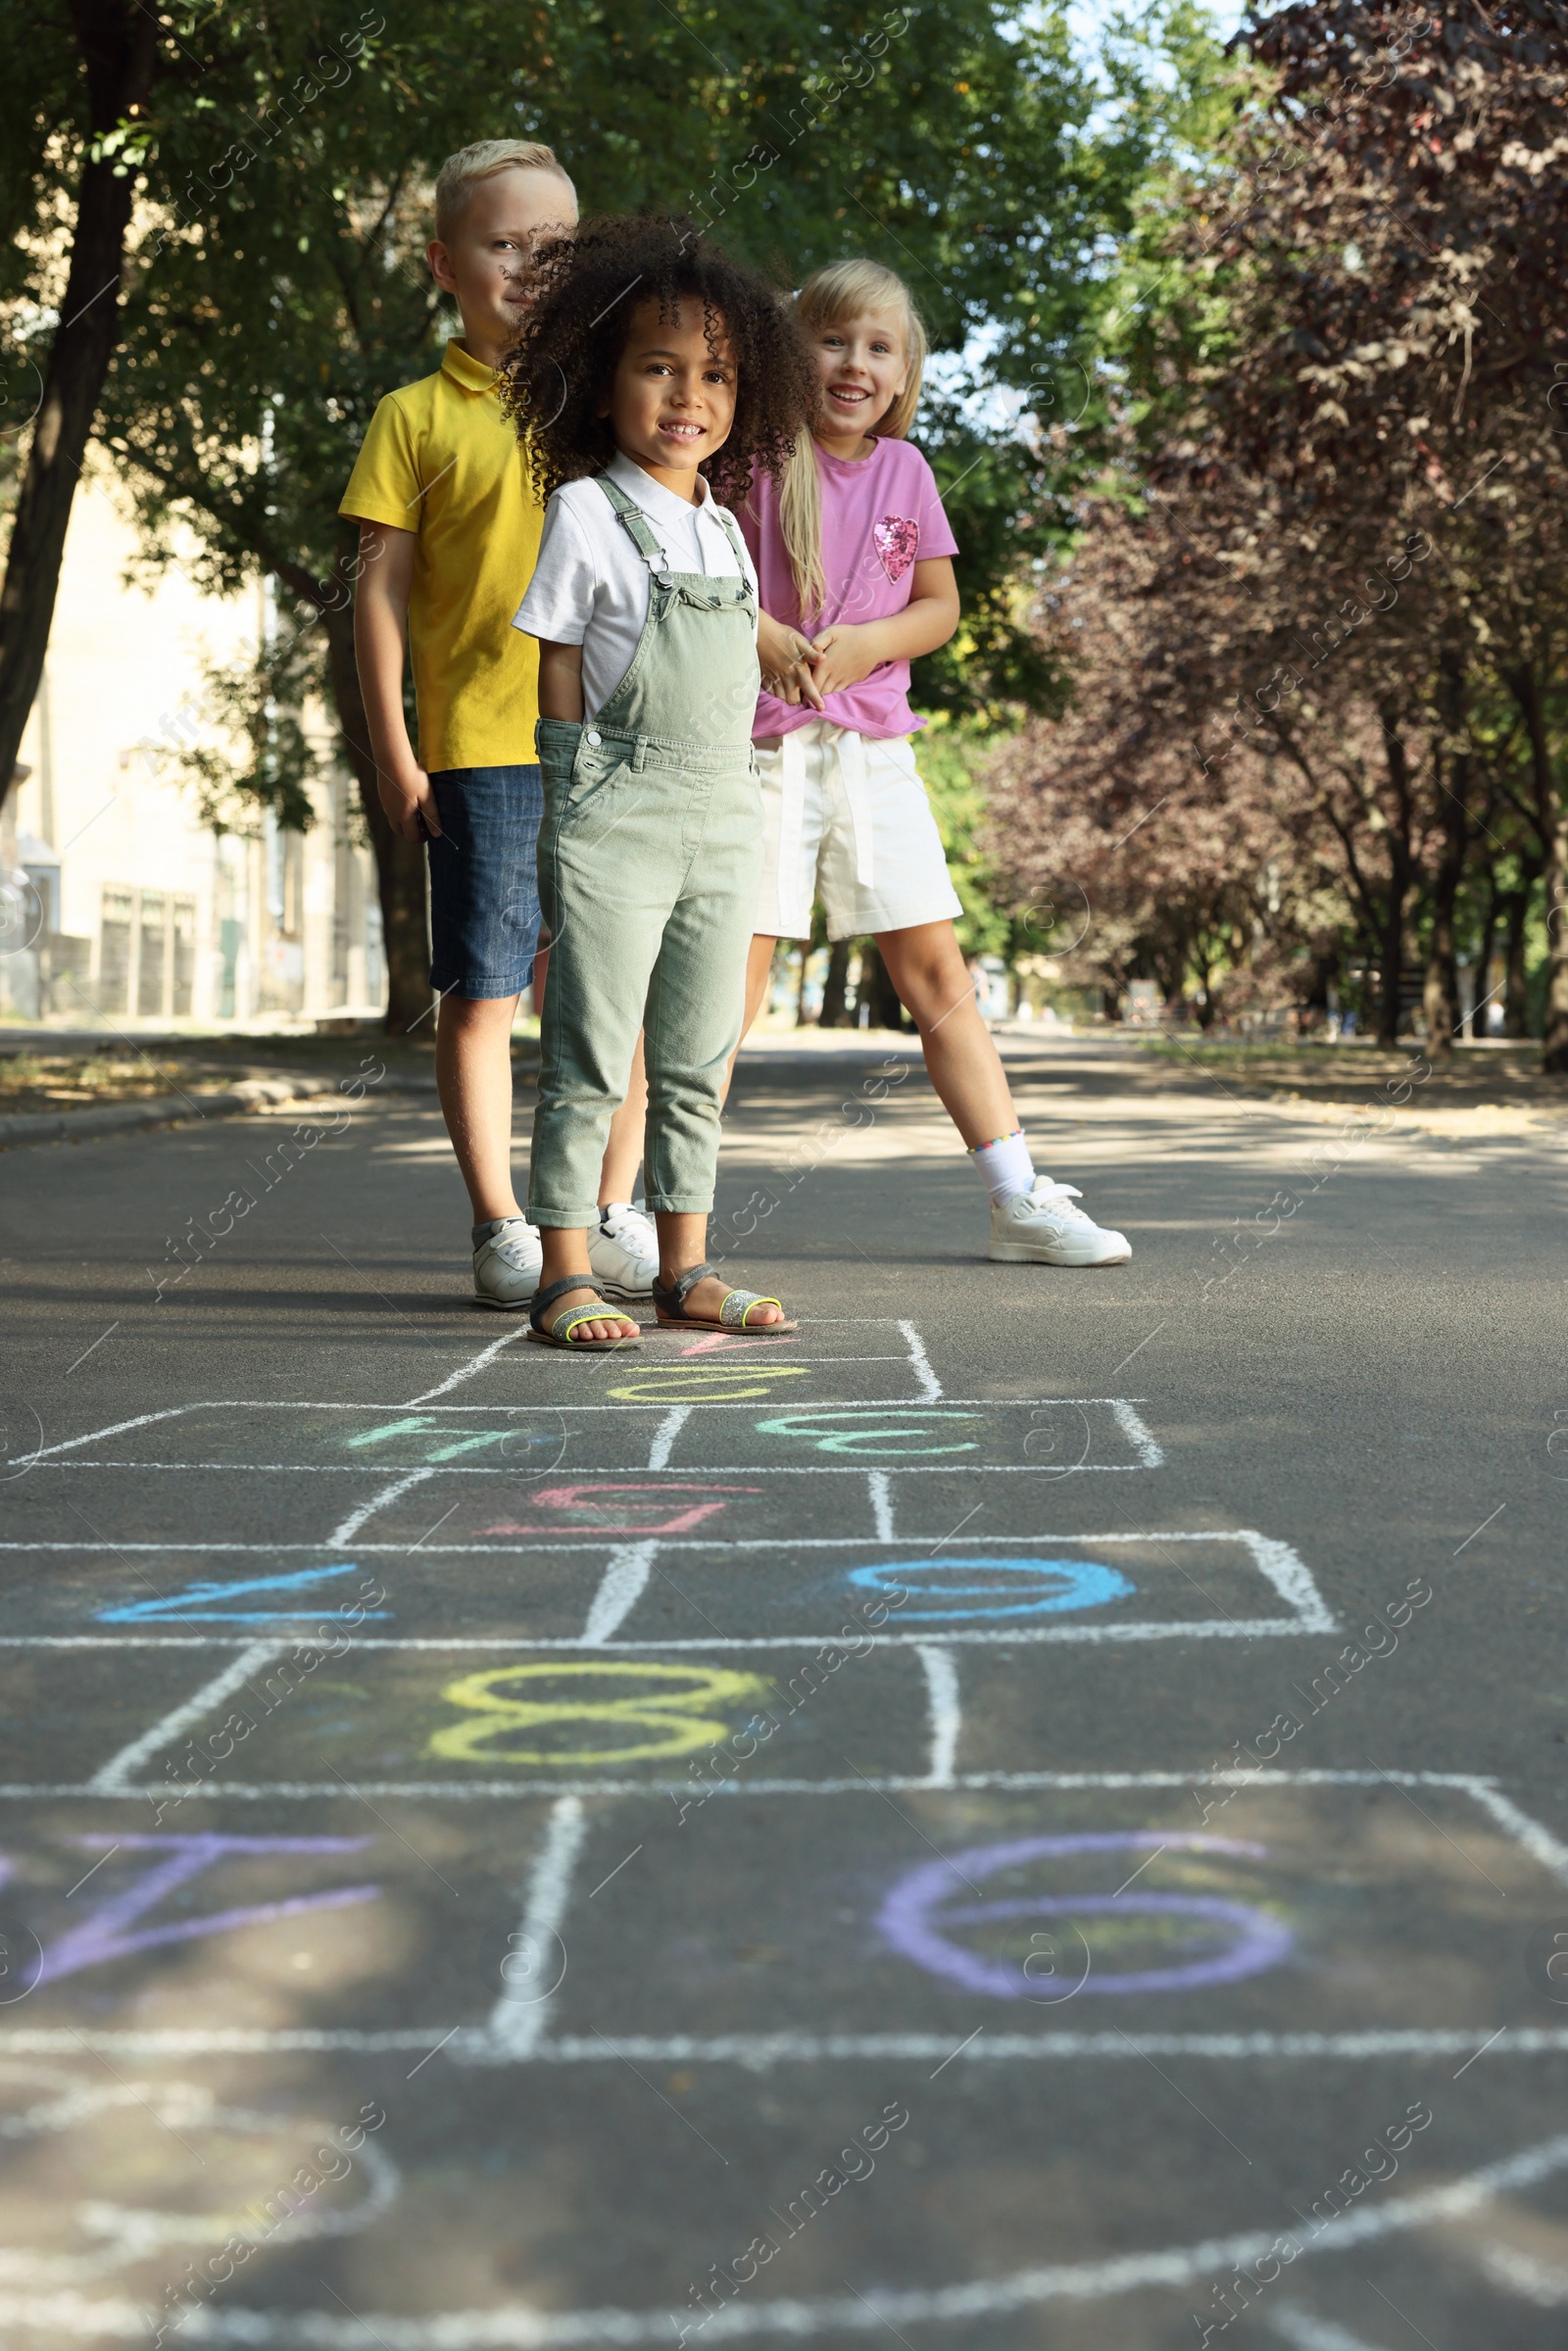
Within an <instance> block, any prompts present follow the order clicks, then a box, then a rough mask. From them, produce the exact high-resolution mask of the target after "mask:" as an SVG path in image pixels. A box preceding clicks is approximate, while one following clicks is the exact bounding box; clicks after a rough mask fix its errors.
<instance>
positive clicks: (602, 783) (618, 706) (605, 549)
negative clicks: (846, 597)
mask: <svg viewBox="0 0 1568 2351" xmlns="http://www.w3.org/2000/svg"><path fill="white" fill-rule="evenodd" d="M507 374H508V379H509V383H508V389H507V392H506V398H507V403H508V406H509V407H510V409H511V411H512V413H513V415H514V416H515V419H516V423H517V429H518V433H519V436H520V438H521V440H522V446H523V453H524V463H525V464H526V465H527V467H528V469H529V472H530V475H531V477H532V478H533V480H534V481H535V483H536V484H537V486H538V488H539V489H540V490H541V491H542V492H548V493H550V503H549V506H548V509H547V511H546V514H545V527H544V537H543V540H542V542H541V545H540V550H539V563H538V568H537V569H536V570H535V572H534V575H533V579H532V581H531V583H530V585H529V588H528V592H527V594H526V596H525V597H524V598H523V601H522V604H521V606H520V608H519V609H518V612H517V614H516V618H515V623H514V625H515V627H517V628H520V629H522V630H523V631H524V632H525V634H527V635H528V636H531V637H536V638H537V639H538V640H539V708H540V711H541V713H542V715H541V718H540V722H539V731H538V737H537V740H538V746H539V760H540V765H541V767H542V769H543V774H544V791H545V819H544V823H543V826H542V827H541V829H540V834H539V898H540V905H541V907H542V910H543V913H544V917H545V920H546V922H547V923H548V925H549V929H550V936H551V968H550V980H549V985H548V988H547V990H546V994H545V1004H544V1012H543V1016H542V1020H541V1024H540V1053H541V1069H540V1077H539V1103H538V1108H537V1110H536V1112H535V1114H534V1129H533V1154H532V1164H531V1170H530V1179H529V1192H528V1213H529V1217H530V1219H531V1221H532V1222H533V1223H534V1224H535V1225H537V1226H538V1227H539V1229H540V1234H541V1239H542V1245H543V1250H544V1264H543V1269H542V1271H541V1275H540V1286H539V1289H538V1292H537V1293H536V1295H535V1298H534V1300H533V1304H532V1307H531V1309H530V1315H529V1320H530V1322H531V1325H532V1329H533V1334H534V1336H535V1337H536V1338H538V1339H541V1340H544V1341H546V1342H547V1343H548V1344H550V1345H553V1346H557V1347H576V1348H577V1349H578V1351H579V1352H581V1351H584V1350H586V1349H588V1348H591V1347H619V1346H624V1345H627V1344H630V1343H634V1342H635V1341H636V1339H637V1337H638V1331H637V1326H636V1324H635V1323H634V1322H633V1321H631V1319H630V1318H629V1317H628V1316H626V1315H622V1314H617V1313H614V1312H613V1311H612V1310H610V1309H609V1308H607V1307H606V1306H605V1305H604V1303H603V1302H602V1300H601V1299H600V1298H599V1297H598V1295H597V1293H596V1291H595V1288H594V1283H593V1277H592V1274H591V1272H590V1268H589V1258H588V1247H587V1238H586V1236H587V1229H588V1227H589V1226H590V1225H591V1224H592V1223H593V1222H594V1221H595V1219H596V1217H597V1213H598V1210H597V1206H596V1198H597V1190H598V1181H599V1166H600V1161H601V1159H602V1157H603V1154H604V1148H605V1138H606V1136H607V1134H608V1132H609V1127H610V1120H611V1116H612V1114H613V1111H614V1109H615V1106H616V1104H617V1103H618V1102H620V1101H621V1100H622V1098H623V1096H624V1094H625V1092H626V1084H627V1077H628V1073H629V1070H630V1067H631V1059H632V1053H633V1050H634V1047H635V1045H636V1040H637V1031H638V1027H639V1024H642V1025H643V1027H644V1029H645V1037H646V1057H647V1065H648V1123H647V1135H646V1148H645V1156H644V1168H645V1186H646V1192H647V1199H648V1204H649V1206H650V1207H651V1208H652V1209H653V1210H654V1214H655V1221H656V1223H657V1225H658V1229H659V1256H660V1279H659V1281H658V1282H657V1283H656V1284H655V1286H654V1304H655V1308H656V1311H657V1313H658V1316H659V1320H660V1322H661V1323H662V1324H666V1325H680V1326H687V1327H690V1326H698V1327H701V1328H703V1329H709V1330H743V1329H744V1330H750V1331H751V1332H753V1333H756V1334H759V1335H761V1334H767V1335H776V1334H779V1333H783V1332H786V1331H792V1330H793V1329H794V1328H795V1325H794V1324H793V1323H791V1322H789V1321H787V1320H786V1319H785V1315H784V1309H783V1306H782V1305H781V1303H780V1302H779V1300H778V1299H777V1298H761V1297H759V1296H757V1295H756V1294H755V1293H754V1292H751V1291H745V1290H731V1289H728V1288H727V1287H726V1285H725V1284H724V1283H723V1282H722V1281H721V1280H720V1279H719V1278H718V1276H717V1275H716V1274H714V1273H713V1271H712V1269H711V1267H710V1266H709V1265H707V1264H706V1263H705V1262H704V1259H703V1251H704V1249H705V1247H706V1244H707V1237H708V1216H709V1211H710V1210H711V1207H712V1204H713V1176H714V1169H715V1165H716V1161H717V1155H718V1136H719V1105H720V1102H721V1100H722V1094H723V1086H724V1078H725V1071H726V1067H727V1064H728V1061H729V1056H730V1054H731V1053H732V1052H733V1051H734V1048H735V1045H736V1043H737V1041H738V1039H739V1036H740V1032H741V1013H742V1000H743V984H744V975H745V964H746V950H747V941H748V939H749V937H750V934H751V927H752V913H753V909H754V906H755V904H756V898H757V889H758V882H759V878H760V864H761V836H762V812H761V800H760V792H759V787H758V782H757V774H756V763H755V760H754V759H753V756H752V750H751V732H752V716H753V712H754V710H755V707H756V701H757V693H758V685H759V665H758V656H757V633H758V596H757V575H756V573H755V571H754V570H753V568H752V563H751V559H750V557H749V556H748V555H747V553H746V549H745V545H744V543H743V541H742V540H741V537H740V534H739V532H738V531H737V529H736V527H735V522H734V519H733V517H732V516H731V515H730V514H729V513H728V512H727V510H726V509H725V507H724V506H723V505H721V504H720V503H719V501H720V499H721V498H722V497H723V496H724V495H725V494H726V493H728V492H733V491H734V490H735V489H737V488H738V487H739V486H740V485H742V484H744V483H745V482H746V480H747V479H748V478H749V477H750V476H751V475H752V474H753V472H754V470H755V471H757V472H759V473H760V474H763V475H776V474H777V473H778V472H779V471H780V469H781V468H782V466H783V465H784V464H785V462H786V460H787V458H788V456H789V453H790V451H791V449H792V448H793V447H794V445H795V438H796V434H797V432H798V430H799V429H800V427H801V425H802V424H803V423H804V422H805V420H806V419H807V417H808V416H809V414H810V410H811V405H812V399H813V386H812V376H811V368H810V363H809V359H808V357H807V355H806V351H805V348H804V345H803V343H802V341H801V338H800V332H799V329H798V328H797V327H796V325H795V323H794V321H793V318H791V316H790V314H789V312H788V311H787V309H786V308H785V305H784V303H783V301H782V299H781V297H780V296H779V295H777V294H776V293H774V292H773V290H772V289H771V288H770V287H768V286H767V285H765V284H764V283H763V282H762V280H761V279H760V278H758V277H756V276H754V275H753V274H752V273H751V272H750V271H749V270H746V269H741V268H739V267H738V266H737V265H736V264H735V263H733V262H731V261H729V260H727V259H726V258H725V256H724V255H723V254H721V253H719V252H717V251H716V250H715V249H714V248H713V247H712V246H711V245H709V244H707V243H705V241H704V240H703V239H702V237H701V236H700V235H699V234H698V233H697V231H696V230H694V229H692V228H690V227H688V226H686V225H684V224H683V223H681V222H679V221H675V220H599V221H595V222H594V223H593V224H592V225H591V226H589V227H588V228H586V229H584V230H583V231H582V232H581V234H580V235H579V236H578V237H576V238H575V239H569V240H568V239H565V238H563V239H560V240H558V241H556V242H554V243H552V244H550V245H548V246H546V247H545V248H544V249H543V250H542V251H541V252H540V254H539V256H538V280H537V290H536V292H535V293H534V295H533V297H532V299H531V301H530V304H529V307H528V309H527V311H526V313H525V316H524V320H523V324H522V327H521V330H520V332H519V334H518V337H517V341H516V343H515V346H514V348H513V350H512V351H511V353H510V354H509V355H508V360H507Z"/></svg>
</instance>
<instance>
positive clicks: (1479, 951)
mask: <svg viewBox="0 0 1568 2351" xmlns="http://www.w3.org/2000/svg"><path fill="white" fill-rule="evenodd" d="M1496 945H1497V884H1496V880H1495V876H1494V875H1489V876H1488V880H1487V912H1486V919H1485V921H1484V922H1483V923H1482V925H1481V938H1480V941H1479V943H1478V945H1477V948H1476V987H1475V1010H1474V1011H1473V1012H1472V1014H1471V1016H1470V1034H1471V1036H1472V1037H1473V1038H1480V1037H1484V1036H1485V1035H1486V1033H1487V1017H1488V1014H1489V1013H1490V1011H1491V1009H1492V1007H1491V1005H1490V1004H1488V1003H1487V1002H1486V999H1487V997H1488V996H1489V995H1490V994H1491V989H1490V986H1489V982H1490V980H1491V977H1492V958H1493V955H1494V954H1495V951H1496Z"/></svg>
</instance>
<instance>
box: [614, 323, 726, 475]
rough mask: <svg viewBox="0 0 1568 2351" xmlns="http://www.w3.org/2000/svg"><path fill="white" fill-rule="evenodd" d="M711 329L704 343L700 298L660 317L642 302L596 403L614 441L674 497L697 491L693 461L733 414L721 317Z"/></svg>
mask: <svg viewBox="0 0 1568 2351" xmlns="http://www.w3.org/2000/svg"><path fill="white" fill-rule="evenodd" d="M712 331H713V347H712V348H710V345H709V340H708V333H707V331H706V330H705V325H704V319H703V308H702V304H701V303H700V302H694V301H690V300H688V301H686V302H684V303H681V304H680V305H679V306H678V307H677V308H676V309H675V311H674V312H673V313H672V314H669V315H666V316H663V317H662V316H661V315H660V306H659V304H658V303H657V302H640V303H639V304H638V305H637V308H636V309H635V311H634V312H633V313H632V318H631V324H630V327H629V328H628V330H627V334H626V341H625V344H624V346H623V348H622V350H621V354H620V358H619V360H618V362H617V363H616V367H615V373H614V377H613V381H612V383H611V386H610V390H609V392H608V394H607V395H606V397H605V400H604V402H603V403H602V405H601V407H600V409H599V414H600V416H608V417H609V418H610V424H611V429H612V431H613V433H614V436H615V446H616V448H617V449H619V450H620V451H621V452H622V453H623V454H624V455H625V456H626V457H629V458H631V459H633V460H634V461H635V463H636V464H637V465H641V466H642V467H643V469H644V471H645V472H647V473H651V474H652V475H653V477H654V479H655V480H656V481H658V482H662V484H663V486H664V488H665V489H667V490H673V491H674V492H675V495H676V496H677V497H678V498H685V499H695V498H696V496H697V468H698V466H699V465H701V464H702V462H703V460H704V458H710V457H711V456H713V454H714V452H715V451H717V450H720V449H722V448H723V446H724V443H725V442H726V441H727V440H728V439H729V434H730V427H731V426H732V425H733V423H734V421H735V361H734V356H733V354H732V352H731V350H730V346H729V340H728V337H727V336H726V334H725V333H724V329H723V322H722V320H720V321H718V322H717V323H716V325H715V326H714V328H713V330H712Z"/></svg>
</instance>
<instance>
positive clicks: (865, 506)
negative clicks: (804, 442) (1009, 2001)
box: [735, 440, 958, 740]
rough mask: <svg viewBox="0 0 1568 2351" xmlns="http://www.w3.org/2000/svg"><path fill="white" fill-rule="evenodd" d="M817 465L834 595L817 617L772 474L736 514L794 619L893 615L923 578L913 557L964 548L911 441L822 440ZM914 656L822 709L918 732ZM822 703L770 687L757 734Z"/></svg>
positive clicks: (857, 722)
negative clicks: (806, 608)
mask: <svg viewBox="0 0 1568 2351" xmlns="http://www.w3.org/2000/svg"><path fill="white" fill-rule="evenodd" d="M813 447H814V448H815V450H816V469H817V473H818V475H819V476H820V479H821V484H822V570H823V574H824V576H825V578H826V580H827V603H826V606H825V607H824V609H823V612H822V616H821V618H820V619H814V618H813V619H811V620H810V621H809V623H808V621H807V618H806V616H805V615H803V613H802V612H801V609H800V606H799V604H798V603H797V601H796V596H795V581H794V577H793V575H792V573H791V571H790V560H789V557H788V556H787V555H786V554H785V552H784V534H783V532H782V530H781V529H780V528H779V519H778V491H777V490H776V488H775V487H774V485H773V483H772V482H771V481H770V480H769V479H768V478H767V476H766V475H765V474H763V475H761V476H760V478H759V479H758V480H757V481H756V482H754V483H753V485H752V488H751V491H750V493H749V495H748V496H747V497H746V498H744V499H742V500H741V502H740V506H739V510H738V512H737V514H736V517H735V519H736V520H737V521H738V522H739V524H740V526H741V534H742V536H743V537H744V539H745V541H746V544H747V546H748V547H749V548H750V549H751V551H752V561H753V562H754V563H756V565H757V577H758V581H759V584H760V588H761V594H762V610H763V612H768V613H770V614H771V615H772V617H773V618H774V619H775V620H779V621H782V622H783V623H784V624H785V626H786V627H790V628H801V627H803V626H806V627H808V633H809V635H811V636H818V635H820V633H821V631H822V630H823V629H824V628H830V627H831V626H832V625H833V624H834V622H835V621H839V620H843V621H847V622H850V623H858V622H859V621H862V620H886V619H888V618H890V617H891V615H892V614H893V613H895V612H903V611H904V609H905V607H906V606H907V603H908V601H909V596H910V593H911V591H912V589H913V586H914V566H915V564H916V563H923V562H925V561H926V560H927V558H929V557H932V556H942V555H956V554H957V552H958V542H957V540H956V538H955V537H954V535H953V532H952V530H951V528H950V527H949V523H948V517H947V515H946V514H944V513H943V511H942V500H941V497H940V496H939V495H938V491H937V485H936V476H935V475H934V474H933V473H932V471H931V468H930V466H929V465H927V464H926V462H925V459H924V458H923V457H922V456H921V455H920V452H919V451H918V449H916V448H914V447H913V446H912V445H911V444H910V443H909V442H908V441H892V440H888V441H878V442H877V444H876V447H875V448H874V449H873V450H872V452H871V454H870V456H869V457H863V458H840V457H830V456H829V454H828V452H827V451H826V450H825V449H824V448H823V447H822V446H821V443H820V442H816V443H813ZM908 695H909V664H908V662H907V661H883V662H882V663H881V665H880V667H878V668H876V669H873V670H872V672H871V674H870V676H869V677H867V678H862V679H861V681H860V683H859V685H858V686H846V687H845V689H844V691H843V692H842V693H841V694H830V695H828V697H827V708H826V710H825V711H823V712H822V713H821V714H822V715H823V716H824V717H828V718H831V719H832V721H833V723H834V725H835V726H848V727H853V728H854V729H855V732H856V733H857V734H858V735H875V736H878V737H880V738H883V739H884V740H885V739H886V738H888V737H890V736H894V735H912V734H913V733H914V732H915V730H916V728H917V727H922V726H924V724H925V720H924V719H923V718H917V717H916V716H915V714H914V712H913V711H912V710H910V708H909V701H908ZM817 715H818V713H817V712H816V711H815V710H812V708H811V706H810V704H809V703H802V704H801V706H800V708H799V709H798V710H792V709H791V707H790V705H789V704H788V703H787V702H780V701H779V700H778V699H777V697H776V696H774V695H772V694H768V693H765V692H764V693H763V694H761V695H760V697H759V699H758V704H757V720H756V724H755V725H754V726H753V728H752V733H753V735H754V736H756V735H789V734H793V733H794V731H795V729H796V728H797V727H798V726H806V725H808V724H809V721H810V720H811V719H813V718H815V717H816V716H817Z"/></svg>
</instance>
